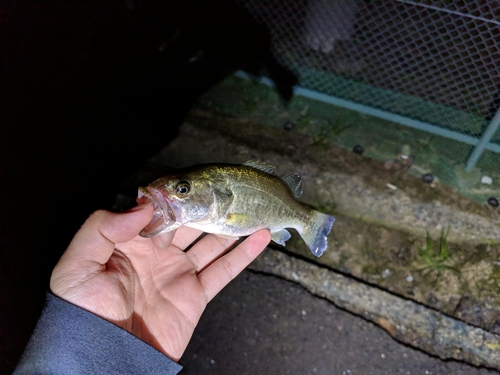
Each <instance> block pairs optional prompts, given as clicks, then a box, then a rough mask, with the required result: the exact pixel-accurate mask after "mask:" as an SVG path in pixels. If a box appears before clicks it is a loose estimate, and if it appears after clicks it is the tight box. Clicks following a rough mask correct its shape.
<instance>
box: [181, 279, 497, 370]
mask: <svg viewBox="0 0 500 375" xmlns="http://www.w3.org/2000/svg"><path fill="white" fill-rule="evenodd" d="M181 364H182V365H183V366H184V369H183V370H182V372H181V373H182V374H183V375H187V374H224V375H225V374H228V375H229V374H338V375H348V374H350V375H363V374H366V375H367V374H370V375H386V374H405V375H406V374H424V375H430V374H433V375H437V374H450V375H451V374H453V375H469V374H470V375H486V374H497V373H498V372H496V371H494V370H487V369H480V368H477V367H474V366H470V365H468V364H465V363H460V362H456V361H443V360H441V359H439V358H436V357H431V356H429V355H427V354H425V353H423V352H421V351H419V350H415V349H413V348H410V347H407V346H405V345H402V344H400V343H398V342H397V341H395V340H394V339H393V338H392V337H391V336H390V335H389V334H387V333H386V332H385V331H384V330H383V329H381V328H380V327H378V326H376V325H374V324H372V323H370V322H368V321H366V320H364V319H362V318H360V317H358V316H355V315H353V314H351V313H349V312H347V311H344V310H341V309H339V308H337V307H336V306H335V305H333V304H332V303H331V302H329V301H326V300H324V299H322V298H319V297H316V296H314V295H312V294H310V293H309V292H307V291H306V290H305V289H303V288H302V287H300V286H298V285H296V284H294V283H291V282H288V281H285V280H282V279H279V278H277V277H275V276H270V275H265V274H260V273H254V272H252V271H244V272H243V273H242V274H241V275H240V276H239V277H237V278H236V279H235V280H234V281H233V282H231V283H230V284H229V285H228V286H227V287H226V288H225V289H224V290H223V291H222V292H221V293H220V294H219V295H218V296H217V297H216V298H215V299H214V300H212V301H211V302H210V304H209V305H208V307H207V309H206V311H205V312H204V315H203V316H202V319H201V321H200V323H199V325H198V327H197V329H196V331H195V334H194V336H193V339H192V340H191V342H190V344H189V346H188V348H187V350H186V352H185V354H184V356H183V357H182V359H181Z"/></svg>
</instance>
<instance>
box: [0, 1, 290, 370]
mask: <svg viewBox="0 0 500 375" xmlns="http://www.w3.org/2000/svg"><path fill="white" fill-rule="evenodd" d="M162 3H163V2H159V1H158V2H155V1H148V2H146V1H144V2H137V3H132V2H131V1H129V2H126V1H119V0H116V1H106V2H102V1H86V2H82V1H51V2H38V1H24V2H17V1H11V2H9V1H7V2H3V3H2V5H0V25H1V26H0V27H1V29H0V41H1V44H0V59H1V65H0V69H1V70H0V89H1V91H0V106H1V114H0V115H1V117H0V121H1V122H0V124H1V125H0V150H1V151H0V152H1V154H0V157H1V159H0V163H1V164H0V181H1V193H0V196H1V209H0V228H1V233H0V241H1V243H0V245H1V248H0V275H1V276H0V300H1V301H2V302H1V303H2V309H1V312H0V327H1V328H0V373H8V372H10V371H12V369H13V366H14V365H15V364H16V362H17V360H18V358H19V356H20V354H21V353H22V351H23V349H24V346H25V344H26V342H27V340H28V338H29V336H30V334H31V332H32V330H33V328H34V325H35V323H36V319H37V317H38V315H39V312H40V310H41V308H42V304H43V300H44V296H45V291H46V289H47V288H48V281H49V277H50V272H51V270H52V268H53V266H54V264H55V262H56V261H57V259H58V258H59V257H60V255H61V253H62V252H63V251H64V249H65V248H66V246H67V244H68V242H69V241H70V240H71V237H72V236H73V234H74V233H75V231H76V230H77V229H78V228H79V226H80V225H81V224H82V223H83V221H84V220H85V219H86V218H87V216H88V215H89V214H90V213H92V212H93V211H94V210H96V209H99V208H109V207H111V206H112V204H113V202H114V199H115V197H116V195H117V193H119V192H121V193H123V194H126V195H132V196H134V195H135V191H132V190H127V191H123V188H121V187H120V183H121V182H122V181H123V180H124V179H125V178H126V177H127V176H129V175H130V174H132V173H134V172H135V171H137V170H138V169H140V168H141V166H142V165H143V163H144V162H145V161H146V160H147V158H149V157H151V156H152V155H154V154H156V153H157V152H158V151H159V150H160V149H161V148H162V147H164V146H166V145H167V144H168V143H169V142H170V141H172V140H173V139H174V138H175V137H176V135H177V133H178V128H179V126H180V124H181V123H182V121H183V119H184V117H185V115H186V113H187V112H188V111H189V109H190V107H191V106H192V104H193V103H194V102H195V101H196V100H197V97H198V96H199V95H200V94H202V93H203V92H205V91H206V90H207V89H208V88H210V87H211V86H212V85H214V84H215V83H217V82H219V81H220V80H221V79H223V78H224V77H225V76H227V75H228V74H232V73H233V72H234V71H236V70H238V69H246V70H248V71H250V72H254V73H256V74H257V73H260V72H262V70H263V69H265V70H266V71H267V72H268V74H269V75H270V76H271V77H272V78H274V80H275V81H277V87H278V91H279V92H280V93H281V95H282V96H283V98H285V99H289V98H290V96H291V93H292V89H291V87H292V85H293V84H295V82H296V80H295V76H294V75H293V74H291V73H290V72H289V71H287V70H286V69H284V68H282V67H281V66H280V65H279V64H278V63H277V62H276V61H275V60H274V58H273V57H272V55H271V53H270V52H269V47H270V39H269V33H268V31H267V29H265V28H263V26H261V25H259V24H257V23H255V21H253V20H252V19H250V18H249V16H247V14H246V13H245V12H244V11H243V10H241V9H239V8H238V7H237V6H236V5H235V4H234V3H233V2H231V1H229V0H227V1H219V2H217V3H216V4H210V6H209V5H208V3H207V2H195V1H174V2H165V3H168V4H167V5H165V6H164V5H162ZM197 146H201V145H188V146H187V147H197Z"/></svg>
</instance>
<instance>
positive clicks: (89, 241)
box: [60, 204, 153, 265]
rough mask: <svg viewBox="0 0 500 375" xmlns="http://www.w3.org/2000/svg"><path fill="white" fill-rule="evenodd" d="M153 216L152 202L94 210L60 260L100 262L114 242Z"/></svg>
mask: <svg viewBox="0 0 500 375" xmlns="http://www.w3.org/2000/svg"><path fill="white" fill-rule="evenodd" d="M152 217H153V205H152V204H145V205H140V206H137V207H134V208H132V209H131V210H128V211H125V212H123V213H113V212H109V211H104V210H99V211H96V212H94V213H93V214H92V215H90V216H89V218H88V219H87V221H85V223H84V224H83V225H82V227H81V228H80V230H79V231H78V232H77V233H76V234H75V236H74V237H73V240H72V241H71V243H70V244H69V246H68V249H67V250H66V252H65V253H64V254H63V256H62V257H61V261H60V262H62V261H63V260H64V261H65V262H70V263H71V264H73V265H76V264H81V262H85V263H86V262H93V263H97V264H100V265H103V264H105V263H106V262H107V261H108V260H109V258H110V257H111V255H112V254H113V251H114V249H115V244H116V243H119V242H126V241H129V240H131V239H132V238H134V237H136V236H137V235H138V234H139V232H140V231H141V230H142V228H144V227H145V226H146V225H147V224H148V223H149V221H150V220H151V219H152Z"/></svg>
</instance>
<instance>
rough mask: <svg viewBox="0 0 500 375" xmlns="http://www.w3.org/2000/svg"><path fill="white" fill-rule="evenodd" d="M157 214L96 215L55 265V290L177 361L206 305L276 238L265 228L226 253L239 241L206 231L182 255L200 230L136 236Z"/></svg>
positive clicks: (142, 210)
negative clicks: (149, 236) (145, 236)
mask: <svg viewBox="0 0 500 375" xmlns="http://www.w3.org/2000/svg"><path fill="white" fill-rule="evenodd" d="M152 216H153V206H152V205H142V206H138V207H135V208H134V209H132V210H130V211H128V212H125V213H111V212H107V211H97V212H95V213H94V214H92V215H91V216H90V217H89V218H88V219H87V221H86V222H85V223H84V224H83V226H82V228H81V229H80V230H79V231H78V232H77V233H76V235H75V237H74V238H73V240H72V241H71V243H70V245H69V247H68V249H67V250H66V252H65V253H64V254H63V255H62V257H61V259H60V260H59V262H58V264H57V265H56V267H55V268H54V271H53V272H52V277H51V280H50V288H51V290H52V292H53V293H54V294H55V295H57V296H59V297H61V298H62V299H64V300H66V301H68V302H70V303H73V304H75V305H77V306H80V307H82V308H84V309H86V310H88V311H90V312H92V313H94V314H96V315H99V316H101V317H102V318H104V319H106V320H108V321H110V322H112V323H115V324H116V325H118V326H120V327H122V328H124V329H126V330H127V331H129V332H130V333H132V334H133V335H135V336H137V337H139V338H140V339H142V340H144V341H145V342H147V343H148V344H150V345H152V346H153V347H155V348H157V349H158V350H160V351H161V352H163V353H164V354H166V355H167V356H169V357H170V358H172V359H173V360H174V361H178V360H179V359H180V357H181V356H182V354H183V352H184V350H185V349H186V347H187V345H188V343H189V340H190V338H191V336H192V334H193V332H194V329H195V327H196V325H197V323H198V321H199V319H200V316H201V314H202V312H203V311H204V309H205V307H206V305H207V303H208V302H209V301H210V300H211V299H212V298H214V296H215V295H216V294H217V293H218V292H219V291H220V290H221V289H222V288H224V287H225V286H226V285H227V284H228V283H229V282H230V281H231V280H232V279H234V278H235V277H236V276H237V275H238V274H239V273H240V272H241V271H242V270H243V269H244V268H245V267H246V266H247V265H248V264H250V262H252V260H254V259H255V258H256V257H257V256H258V255H259V254H260V253H261V252H262V251H263V250H264V248H265V247H266V246H267V244H268V243H269V241H270V238H271V236H270V233H269V231H268V230H265V229H264V230H260V231H258V232H256V233H254V234H252V235H251V236H249V237H248V238H247V239H246V240H245V241H243V242H242V243H241V244H239V245H238V246H237V247H236V248H235V249H234V250H232V251H231V252H229V253H227V254H225V253H226V251H227V249H228V248H230V247H231V246H232V245H233V243H234V241H231V240H229V239H224V238H221V237H218V236H215V235H211V234H209V235H206V236H205V237H203V238H202V239H201V240H200V241H198V242H197V243H196V244H195V245H194V246H193V247H192V248H191V249H189V251H187V252H184V251H183V249H185V248H186V247H187V246H188V245H190V244H191V243H192V242H193V241H194V240H195V239H196V238H198V237H199V235H200V234H201V232H200V231H199V230H196V229H192V228H188V227H180V228H179V229H177V230H176V231H172V232H168V233H165V234H163V235H160V236H157V237H153V238H143V237H140V236H138V233H139V232H140V231H141V230H142V229H143V228H144V227H145V226H146V225H147V224H148V223H149V222H150V220H151V218H152Z"/></svg>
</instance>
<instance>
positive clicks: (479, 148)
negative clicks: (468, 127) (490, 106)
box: [465, 108, 500, 172]
mask: <svg viewBox="0 0 500 375" xmlns="http://www.w3.org/2000/svg"><path fill="white" fill-rule="evenodd" d="M499 125H500V108H498V109H497V112H496V113H495V116H494V117H493V118H492V119H491V121H490V123H489V124H488V127H487V128H486V130H485V131H484V133H483V135H482V136H481V139H480V140H479V142H478V143H477V145H476V147H474V150H473V151H472V153H471V154H470V156H469V159H467V164H466V165H465V170H466V171H467V172H470V171H471V170H472V168H474V167H475V165H476V163H477V161H478V160H479V157H480V156H481V155H482V153H483V152H484V149H485V148H486V145H487V144H488V143H489V141H490V140H491V138H492V137H493V134H495V132H496V131H497V129H498V126H499Z"/></svg>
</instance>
